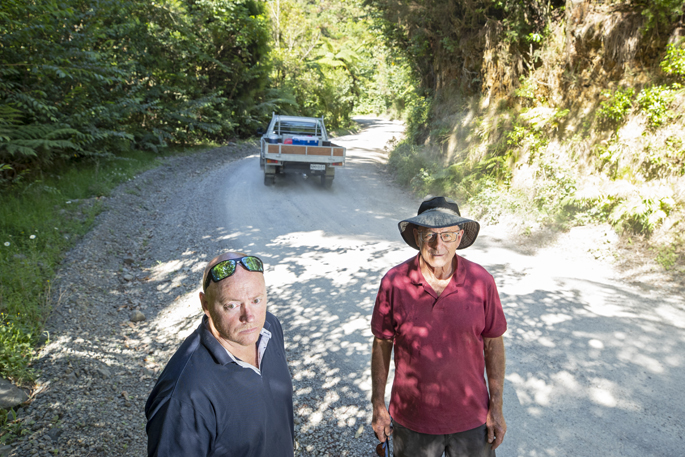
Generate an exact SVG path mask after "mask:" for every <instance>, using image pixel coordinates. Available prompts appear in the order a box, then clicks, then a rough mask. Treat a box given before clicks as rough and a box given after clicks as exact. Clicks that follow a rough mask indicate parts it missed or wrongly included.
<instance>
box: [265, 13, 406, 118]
mask: <svg viewBox="0 0 685 457" xmlns="http://www.w3.org/2000/svg"><path fill="white" fill-rule="evenodd" d="M268 5H269V17H270V19H271V38H272V43H273V45H272V47H273V50H272V54H271V56H272V59H273V73H272V85H273V88H274V91H275V93H278V94H280V97H279V98H278V100H279V103H278V108H280V110H281V112H289V113H293V114H294V113H299V114H301V115H306V116H315V117H319V116H324V117H325V118H326V122H327V125H329V127H333V128H336V127H341V126H343V127H344V126H346V125H348V124H349V123H350V116H352V115H353V114H355V113H377V114H381V113H385V112H388V111H393V112H394V113H395V114H398V115H401V114H402V113H403V112H404V109H405V107H406V106H407V105H408V104H409V103H410V100H411V99H412V97H413V89H414V79H413V75H412V72H411V70H410V68H409V66H408V65H407V63H406V62H407V61H406V59H404V58H403V57H404V56H403V55H402V54H399V53H397V52H394V50H392V49H390V48H389V47H387V46H386V45H385V42H384V39H383V36H382V35H381V34H380V33H379V32H380V30H379V28H378V27H377V19H378V18H377V17H376V16H375V15H373V14H372V11H370V10H369V9H368V8H366V7H363V6H362V5H361V2H360V1H336V0H322V1H319V2H311V1H307V0H270V1H269V2H268Z"/></svg>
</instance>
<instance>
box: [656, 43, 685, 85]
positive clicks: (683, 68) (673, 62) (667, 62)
mask: <svg viewBox="0 0 685 457" xmlns="http://www.w3.org/2000/svg"><path fill="white" fill-rule="evenodd" d="M659 65H660V66H661V69H662V70H663V72H664V73H666V74H667V75H671V76H678V77H681V78H682V77H685V49H683V48H682V47H680V46H676V45H674V44H669V45H668V46H667V47H666V56H665V57H664V60H662V61H661V63H660V64H659Z"/></svg>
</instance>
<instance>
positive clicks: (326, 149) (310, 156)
mask: <svg viewBox="0 0 685 457" xmlns="http://www.w3.org/2000/svg"><path fill="white" fill-rule="evenodd" d="M345 154H346V149H345V148H343V147H341V146H337V145H335V144H332V143H331V142H330V140H329V139H328V133H327V132H326V127H325V126H324V123H323V117H321V118H315V117H301V116H279V115H277V114H274V115H273V117H272V118H271V123H270V124H269V128H268V129H267V131H266V133H265V134H264V135H263V136H262V140H261V153H260V157H259V165H260V166H261V167H262V169H263V170H264V184H265V185H267V186H269V185H272V184H274V182H275V179H276V173H285V172H286V170H296V171H299V172H301V173H305V174H306V175H308V176H310V175H311V176H320V177H321V184H322V185H323V186H324V187H326V188H328V187H330V186H331V184H332V183H333V178H334V177H335V169H336V167H342V166H343V165H345Z"/></svg>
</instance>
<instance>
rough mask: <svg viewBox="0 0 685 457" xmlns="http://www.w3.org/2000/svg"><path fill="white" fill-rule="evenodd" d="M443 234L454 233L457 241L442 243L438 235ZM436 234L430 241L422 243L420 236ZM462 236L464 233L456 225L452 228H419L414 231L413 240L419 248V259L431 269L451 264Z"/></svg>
mask: <svg viewBox="0 0 685 457" xmlns="http://www.w3.org/2000/svg"><path fill="white" fill-rule="evenodd" d="M443 232H456V233H457V239H456V240H455V241H452V242H447V243H446V242H444V241H442V238H440V235H439V234H440V233H443ZM428 233H437V234H438V235H437V236H434V237H433V239H432V240H431V241H423V237H422V236H421V235H422V234H428ZM463 235H464V231H463V230H461V229H460V228H459V226H458V225H455V226H453V227H444V228H439V229H433V228H426V227H420V228H419V229H414V238H415V239H416V244H417V245H418V246H419V251H420V252H421V257H422V258H423V260H424V262H426V263H427V264H428V265H430V266H431V267H433V268H444V267H446V266H448V265H450V263H451V262H452V259H454V254H455V252H456V251H457V246H459V243H460V242H461V237H462V236H463Z"/></svg>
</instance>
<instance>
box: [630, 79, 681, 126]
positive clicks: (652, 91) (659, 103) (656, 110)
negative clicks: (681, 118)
mask: <svg viewBox="0 0 685 457" xmlns="http://www.w3.org/2000/svg"><path fill="white" fill-rule="evenodd" d="M674 98H675V93H674V91H673V90H672V89H671V88H670V87H668V86H651V87H648V88H645V89H642V90H641V91H640V93H639V94H638V96H637V104H638V106H639V107H640V109H641V110H642V112H643V113H644V114H645V116H646V117H647V121H648V122H649V126H650V127H652V128H657V127H659V126H661V125H662V124H663V123H664V122H666V121H668V120H669V119H672V118H673V116H674V115H673V113H672V112H671V111H670V110H669V106H670V105H671V102H672V101H673V99H674Z"/></svg>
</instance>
